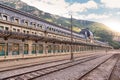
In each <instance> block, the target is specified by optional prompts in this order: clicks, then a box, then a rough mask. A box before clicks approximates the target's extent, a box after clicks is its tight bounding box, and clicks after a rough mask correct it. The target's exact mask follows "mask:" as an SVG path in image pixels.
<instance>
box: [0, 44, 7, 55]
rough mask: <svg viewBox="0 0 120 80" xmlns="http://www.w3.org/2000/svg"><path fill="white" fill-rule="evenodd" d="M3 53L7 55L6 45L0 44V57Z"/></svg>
mask: <svg viewBox="0 0 120 80" xmlns="http://www.w3.org/2000/svg"><path fill="white" fill-rule="evenodd" d="M5 52H6V55H8V52H7V45H5V44H4V43H0V56H5Z"/></svg>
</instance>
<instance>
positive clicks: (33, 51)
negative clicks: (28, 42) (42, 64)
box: [32, 44, 36, 54]
mask: <svg viewBox="0 0 120 80" xmlns="http://www.w3.org/2000/svg"><path fill="white" fill-rule="evenodd" d="M32 54H36V44H32Z"/></svg>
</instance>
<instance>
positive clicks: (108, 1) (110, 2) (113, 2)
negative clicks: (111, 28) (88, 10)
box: [101, 0, 120, 8]
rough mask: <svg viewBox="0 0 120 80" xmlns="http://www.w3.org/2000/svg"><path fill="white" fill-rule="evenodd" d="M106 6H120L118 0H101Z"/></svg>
mask: <svg viewBox="0 0 120 80" xmlns="http://www.w3.org/2000/svg"><path fill="white" fill-rule="evenodd" d="M101 3H103V4H104V6H105V7H107V8H120V0H101Z"/></svg>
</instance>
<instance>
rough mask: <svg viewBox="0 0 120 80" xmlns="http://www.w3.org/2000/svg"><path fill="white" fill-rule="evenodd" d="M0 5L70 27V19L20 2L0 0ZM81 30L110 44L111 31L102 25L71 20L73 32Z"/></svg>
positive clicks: (18, 0) (16, 0) (19, 0)
mask: <svg viewBox="0 0 120 80" xmlns="http://www.w3.org/2000/svg"><path fill="white" fill-rule="evenodd" d="M0 3H2V4H5V5H7V6H10V7H13V8H15V9H18V10H21V11H25V12H28V13H31V14H33V15H35V16H38V17H40V18H41V19H44V20H47V21H49V22H53V23H55V24H57V25H61V26H63V27H66V28H69V29H70V25H71V22H70V18H65V17H60V16H57V15H52V14H49V13H46V12H43V11H41V10H39V9H37V8H35V7H33V6H29V5H27V4H26V3H24V2H22V1H21V0H0ZM82 28H89V29H90V30H91V31H92V32H93V33H94V36H95V39H98V40H101V41H104V42H109V43H110V44H111V42H112V37H113V36H112V35H111V33H110V32H111V30H110V29H109V28H108V27H107V26H105V25H104V24H101V23H98V22H93V21H87V20H78V19H73V30H74V31H76V32H80V29H82Z"/></svg>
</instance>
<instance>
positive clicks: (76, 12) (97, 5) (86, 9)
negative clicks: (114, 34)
mask: <svg viewBox="0 0 120 80" xmlns="http://www.w3.org/2000/svg"><path fill="white" fill-rule="evenodd" d="M22 1H23V2H25V3H27V4H28V5H31V6H34V7H36V8H38V9H39V10H42V11H44V12H48V13H51V14H55V15H59V16H62V17H67V18H70V15H72V16H73V18H76V19H82V20H90V21H96V22H100V23H103V24H105V25H107V26H109V27H110V28H111V29H113V30H114V31H119V32H120V25H119V23H120V0H22Z"/></svg>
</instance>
